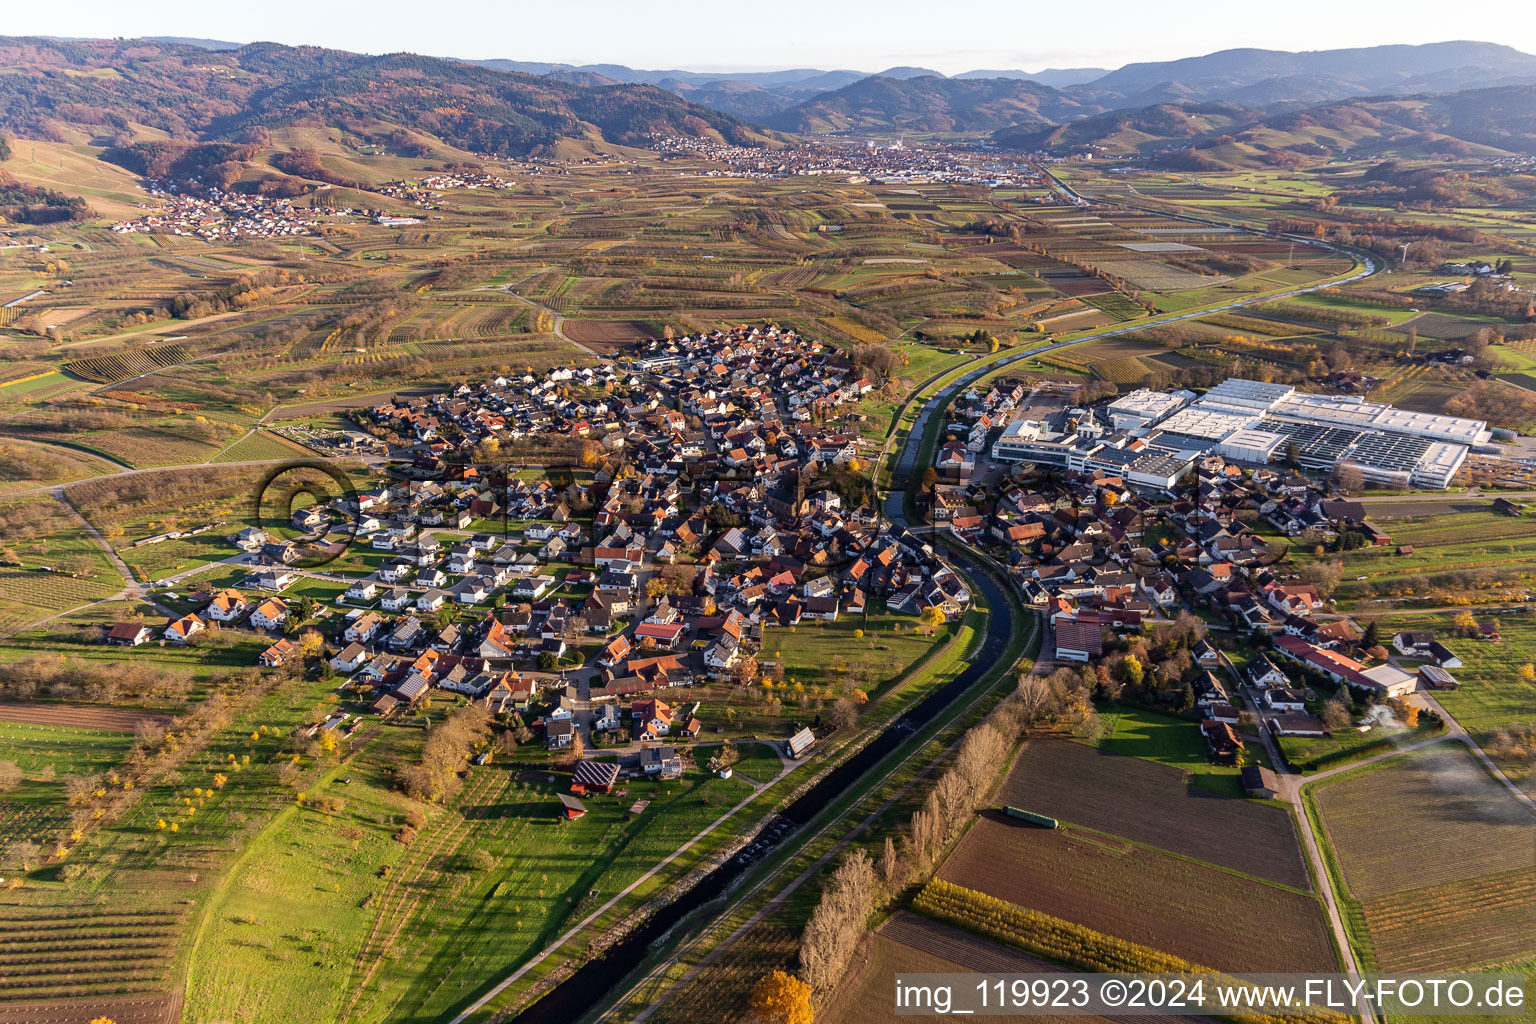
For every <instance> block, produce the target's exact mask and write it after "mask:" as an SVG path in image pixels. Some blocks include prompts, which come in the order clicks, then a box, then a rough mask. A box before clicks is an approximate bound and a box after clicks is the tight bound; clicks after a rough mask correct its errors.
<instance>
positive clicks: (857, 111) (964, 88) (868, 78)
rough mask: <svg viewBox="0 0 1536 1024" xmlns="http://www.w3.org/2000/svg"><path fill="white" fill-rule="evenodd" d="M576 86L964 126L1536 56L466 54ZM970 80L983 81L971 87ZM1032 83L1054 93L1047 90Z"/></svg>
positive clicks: (1453, 85)
mask: <svg viewBox="0 0 1536 1024" xmlns="http://www.w3.org/2000/svg"><path fill="white" fill-rule="evenodd" d="M470 63H475V64H479V65H482V66H486V67H494V68H498V69H500V70H507V71H520V72H525V73H528V74H537V75H547V76H550V77H554V78H560V79H563V80H569V81H576V82H580V83H581V84H584V85H604V84H617V83H639V84H649V85H656V86H659V87H661V88H663V89H666V90H668V91H670V92H674V93H676V94H677V95H679V96H683V97H685V98H687V99H690V100H692V101H694V102H696V103H699V104H702V105H704V106H707V107H711V108H713V109H715V110H719V111H722V112H724V113H728V114H732V115H733V116H736V117H740V118H743V119H746V120H751V121H756V122H759V123H762V124H766V125H770V126H772V127H775V128H780V129H782V130H785V131H795V132H855V133H856V132H860V131H871V132H873V131H914V132H929V131H940V132H946V131H947V132H969V131H993V130H996V129H999V128H1006V127H1012V126H1015V125H1025V126H1027V125H1029V124H1030V123H1031V122H1032V121H1033V120H1034V119H1036V118H1037V117H1038V118H1040V119H1043V120H1045V121H1048V122H1055V123H1059V122H1060V121H1062V120H1064V119H1069V118H1072V117H1079V116H1085V115H1090V114H1094V113H1100V112H1103V111H1108V110H1117V109H1139V108H1142V107H1148V106H1153V105H1156V104H1164V103H1198V102H1221V103H1231V104H1236V105H1238V106H1242V107H1255V108H1265V109H1267V108H1272V107H1275V108H1284V107H1289V108H1292V109H1299V108H1301V107H1306V106H1314V105H1317V104H1320V103H1327V102H1329V101H1332V100H1340V99H1349V98H1352V97H1356V96H1371V95H1378V94H1392V95H1400V96H1406V95H1415V94H1421V93H1431V92H1436V93H1438V92H1456V91H1459V90H1464V89H1480V88H1488V87H1492V86H1501V85H1517V84H1523V83H1527V82H1536V56H1532V55H1531V54H1527V53H1522V52H1521V51H1519V50H1516V49H1513V48H1511V47H1508V46H1504V45H1501V44H1497V43H1481V42H1445V43H1426V44H1423V45H1419V46H1406V45H1390V46H1370V47H1359V48H1353V49H1340V50H1315V51H1310V52H1306V53H1291V52H1288V51H1284V50H1259V49H1234V50H1221V51H1219V52H1216V53H1209V54H1205V55H1204V56H1200V57H1186V58H1182V59H1179V60H1170V61H1153V62H1145V63H1137V64H1127V65H1125V66H1124V67H1122V68H1118V69H1116V70H1113V71H1109V70H1105V69H1103V68H1069V69H1048V70H1045V71H1040V72H1033V73H1032V72H1026V71H1019V70H1006V69H1004V70H976V71H966V72H963V73H961V74H958V75H954V76H945V75H943V74H940V73H939V72H937V71H932V70H929V69H927V68H917V67H897V68H888V69H886V70H885V71H881V72H878V73H877V74H874V75H866V74H863V73H862V72H858V71H847V70H841V71H820V70H814V69H801V70H795V71H766V72H730V71H719V72H697V71H640V70H636V69H634V68H630V67H625V66H623V65H617V64H588V65H581V66H577V65H570V64H534V63H527V62H520V61H501V60H492V61H472V62H470ZM976 82H987V83H990V84H989V85H987V86H986V87H975V86H974V83H976ZM1036 86H1043V87H1046V88H1047V89H1048V90H1051V91H1053V92H1054V93H1059V94H1060V95H1047V94H1045V93H1042V92H1041V91H1040V90H1039V89H1037V88H1034V87H1036Z"/></svg>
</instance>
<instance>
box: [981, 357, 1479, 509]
mask: <svg viewBox="0 0 1536 1024" xmlns="http://www.w3.org/2000/svg"><path fill="white" fill-rule="evenodd" d="M1106 411H1107V413H1108V417H1109V419H1110V422H1111V423H1112V424H1113V425H1114V431H1113V432H1110V433H1106V432H1105V430H1104V427H1103V426H1102V425H1101V424H1100V423H1098V422H1097V421H1095V420H1094V419H1093V418H1092V415H1091V413H1090V414H1089V415H1088V416H1087V417H1086V418H1085V419H1083V420H1082V421H1081V423H1080V422H1079V420H1078V419H1077V418H1076V417H1075V416H1074V417H1073V418H1072V419H1069V420H1068V421H1067V422H1066V423H1065V424H1063V425H1062V427H1061V429H1060V430H1052V429H1051V427H1050V426H1049V425H1047V424H1046V423H1044V422H1042V421H1039V420H1017V421H1014V422H1012V423H1010V424H1008V425H1007V427H1006V428H1005V429H1004V431H1003V434H1002V436H1001V437H1000V438H998V440H997V441H996V442H995V443H994V444H993V446H992V457H993V458H994V459H997V460H999V461H1005V462H1006V461H1013V462H1018V461H1026V462H1035V463H1040V464H1043V465H1050V466H1058V467H1060V468H1063V469H1072V470H1084V469H1088V470H1093V469H1104V470H1106V471H1110V472H1117V473H1120V474H1121V475H1122V476H1124V478H1125V479H1126V482H1127V483H1131V484H1133V485H1134V486H1138V487H1142V488H1153V489H1167V488H1169V487H1172V486H1173V483H1175V482H1177V480H1178V479H1180V478H1181V477H1182V476H1183V475H1184V474H1185V473H1187V472H1188V471H1189V468H1190V467H1191V466H1192V465H1193V461H1194V460H1195V459H1197V458H1199V457H1200V456H1201V455H1204V454H1206V453H1211V452H1214V453H1215V454H1218V455H1220V456H1222V457H1223V458H1226V459H1230V460H1232V461H1234V462H1242V463H1252V464H1257V465H1263V464H1267V463H1270V462H1288V463H1294V464H1295V465H1296V466H1297V467H1299V468H1301V469H1304V470H1310V471H1312V472H1316V473H1329V472H1332V471H1333V470H1334V469H1335V468H1337V467H1338V466H1340V465H1348V466H1353V467H1355V468H1356V469H1358V470H1359V472H1360V474H1361V475H1362V476H1363V477H1364V478H1365V480H1366V481H1367V482H1369V483H1374V484H1383V485H1386V486H1392V487H1424V488H1440V489H1443V488H1446V487H1449V486H1450V484H1451V481H1452V480H1453V479H1454V478H1455V476H1456V473H1457V472H1458V471H1459V470H1460V469H1461V466H1462V464H1463V463H1464V462H1465V461H1466V459H1467V455H1468V454H1469V452H1470V450H1471V449H1472V448H1473V447H1476V446H1479V445H1483V444H1486V443H1488V441H1489V440H1490V439H1491V437H1492V431H1490V430H1489V429H1488V424H1487V423H1486V422H1484V421H1483V420H1472V419H1464V418H1461V417H1458V416H1441V415H1438V414H1435V413H1427V412H1414V411H1412V410H1408V409H1397V408H1394V407H1392V406H1390V405H1382V404H1381V403H1379V402H1366V401H1363V400H1361V399H1359V398H1352V397H1348V396H1337V395H1313V394H1308V393H1305V392H1299V391H1297V390H1296V389H1295V388H1294V387H1292V386H1291V385H1289V384H1271V383H1268V382H1265V381H1257V380H1244V379H1242V378H1231V379H1228V380H1225V381H1223V382H1222V383H1221V384H1219V385H1217V386H1216V387H1214V388H1212V389H1210V390H1209V391H1207V392H1206V393H1205V394H1204V395H1202V396H1200V397H1198V398H1196V397H1195V396H1194V395H1193V394H1192V393H1191V392H1188V391H1172V392H1158V391H1149V390H1147V389H1146V388H1142V389H1139V390H1137V391H1133V392H1131V393H1130V394H1128V395H1125V396H1123V397H1121V398H1118V399H1116V400H1115V401H1114V402H1111V403H1110V404H1109V406H1108V407H1107V410H1106Z"/></svg>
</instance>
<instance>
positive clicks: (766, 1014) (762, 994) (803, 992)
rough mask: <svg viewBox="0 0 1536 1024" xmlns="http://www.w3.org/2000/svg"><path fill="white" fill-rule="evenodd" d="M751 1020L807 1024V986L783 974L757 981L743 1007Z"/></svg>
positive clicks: (808, 1008) (767, 1023)
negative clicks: (749, 1014)
mask: <svg viewBox="0 0 1536 1024" xmlns="http://www.w3.org/2000/svg"><path fill="white" fill-rule="evenodd" d="M747 1008H748V1010H750V1011H751V1014H752V1019H753V1020H756V1021H760V1022H761V1024H811V1021H812V1019H813V1018H814V1014H812V1012H811V986H809V985H807V984H806V983H805V982H803V981H801V980H800V979H799V978H797V977H795V976H794V975H793V974H785V973H784V972H783V971H774V972H773V973H772V974H765V975H763V976H762V977H761V978H759V979H758V982H757V984H756V985H755V986H753V988H752V998H751V1000H750V1001H748V1003H747Z"/></svg>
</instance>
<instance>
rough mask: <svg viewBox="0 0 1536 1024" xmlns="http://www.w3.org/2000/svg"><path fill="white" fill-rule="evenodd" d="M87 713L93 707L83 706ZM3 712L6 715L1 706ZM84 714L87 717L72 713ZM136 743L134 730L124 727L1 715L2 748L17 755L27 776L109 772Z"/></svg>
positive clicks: (13, 757) (0, 748)
mask: <svg viewBox="0 0 1536 1024" xmlns="http://www.w3.org/2000/svg"><path fill="white" fill-rule="evenodd" d="M80 710H81V711H83V712H86V713H87V714H88V713H89V711H90V710H91V709H89V708H82V709H80ZM0 714H5V711H4V709H0ZM70 717H85V716H70ZM132 746H133V733H131V732H128V731H125V730H121V729H92V728H86V727H84V726H72V725H52V724H44V723H41V722H26V721H21V722H18V721H13V720H10V719H8V718H0V751H6V752H7V753H9V754H12V755H14V756H12V757H10V758H9V759H10V760H13V761H15V762H16V763H17V764H18V765H19V766H20V767H21V770H22V772H23V773H24V774H25V775H28V776H31V777H32V778H40V777H44V776H47V777H50V778H51V777H53V776H57V777H59V778H63V777H64V776H66V775H91V774H94V773H96V772H101V771H106V770H107V769H109V768H111V767H112V766H113V765H115V764H118V763H120V762H121V761H122V759H123V756H124V755H125V754H127V753H128V749H129V748H130V747H132Z"/></svg>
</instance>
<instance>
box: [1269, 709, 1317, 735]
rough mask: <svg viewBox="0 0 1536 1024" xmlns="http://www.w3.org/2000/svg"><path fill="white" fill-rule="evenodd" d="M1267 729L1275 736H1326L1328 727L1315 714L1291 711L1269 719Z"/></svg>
mask: <svg viewBox="0 0 1536 1024" xmlns="http://www.w3.org/2000/svg"><path fill="white" fill-rule="evenodd" d="M1269 731H1270V732H1272V733H1274V734H1275V735H1276V736H1326V735H1328V727H1327V726H1325V725H1324V724H1323V720H1322V719H1321V718H1318V717H1317V716H1316V715H1309V714H1307V713H1306V712H1305V711H1293V712H1290V713H1288V714H1284V715H1276V716H1275V717H1273V718H1271V719H1270V720H1269Z"/></svg>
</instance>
